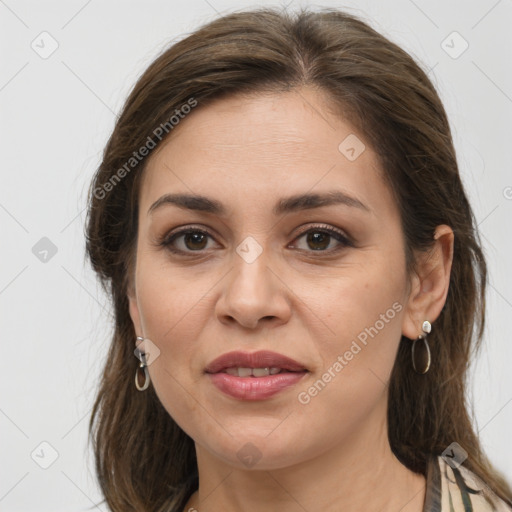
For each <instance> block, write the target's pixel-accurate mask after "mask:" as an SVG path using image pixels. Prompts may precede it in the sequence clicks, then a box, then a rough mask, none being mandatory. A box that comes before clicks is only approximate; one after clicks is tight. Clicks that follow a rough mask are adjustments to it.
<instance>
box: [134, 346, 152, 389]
mask: <svg viewBox="0 0 512 512" xmlns="http://www.w3.org/2000/svg"><path fill="white" fill-rule="evenodd" d="M137 341H144V338H142V337H140V336H137ZM136 353H137V357H138V358H139V359H140V364H139V367H138V368H137V370H136V371H135V386H136V387H137V389H138V390H139V391H144V390H145V389H147V388H148V386H149V382H150V378H149V371H148V365H147V361H146V354H145V353H144V352H141V351H139V350H136ZM141 370H143V372H144V384H143V385H142V386H141V385H140V384H139V375H140V374H141Z"/></svg>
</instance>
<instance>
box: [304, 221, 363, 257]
mask: <svg viewBox="0 0 512 512" xmlns="http://www.w3.org/2000/svg"><path fill="white" fill-rule="evenodd" d="M303 237H305V240H306V245H307V248H306V249H301V250H305V251H309V252H311V251H318V252H327V253H330V252H333V251H337V250H339V249H342V248H343V247H346V246H353V244H352V243H351V242H350V240H349V239H348V238H347V237H346V236H345V235H343V234H342V233H341V232H340V231H338V230H335V229H333V228H330V227H327V226H322V227H313V228H310V229H308V230H307V231H305V232H303V233H302V234H301V235H299V236H298V237H297V238H296V239H295V240H299V239H301V238H303ZM333 239H334V240H335V241H336V242H337V244H334V245H335V247H334V248H331V249H329V246H330V244H331V242H332V240H333Z"/></svg>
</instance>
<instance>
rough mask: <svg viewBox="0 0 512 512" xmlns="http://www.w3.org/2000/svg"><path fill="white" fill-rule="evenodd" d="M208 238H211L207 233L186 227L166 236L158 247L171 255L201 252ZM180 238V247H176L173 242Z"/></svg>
mask: <svg viewBox="0 0 512 512" xmlns="http://www.w3.org/2000/svg"><path fill="white" fill-rule="evenodd" d="M208 237H210V238H212V236H211V235H210V233H208V232H207V231H204V230H201V229H194V228H193V227H188V228H186V229H181V230H179V231H176V232H174V233H171V234H170V235H168V236H166V237H165V238H164V239H163V240H162V241H160V242H159V245H161V246H163V247H166V248H167V249H168V250H169V251H171V252H173V253H179V254H183V253H187V252H201V251H202V250H203V249H205V247H206V243H207V239H208ZM180 238H182V240H181V242H182V244H181V247H176V244H175V242H176V241H177V240H179V239H180Z"/></svg>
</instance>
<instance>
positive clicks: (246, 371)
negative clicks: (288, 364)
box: [224, 367, 287, 377]
mask: <svg viewBox="0 0 512 512" xmlns="http://www.w3.org/2000/svg"><path fill="white" fill-rule="evenodd" d="M224 371H225V372H226V373H227V374H228V375H233V376H235V377H266V376H267V375H276V374H278V373H281V372H285V371H287V370H282V369H281V368H276V367H272V368H269V367H266V368H235V367H232V368H226V369H225V370H224Z"/></svg>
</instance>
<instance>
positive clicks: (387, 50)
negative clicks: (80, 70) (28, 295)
mask: <svg viewBox="0 0 512 512" xmlns="http://www.w3.org/2000/svg"><path fill="white" fill-rule="evenodd" d="M87 251H88V255H89V257H90V259H91V262H92V265H93V267H94V269H95V271H96V272H97V273H98V275H99V277H100V278H101V280H102V282H103V284H104V286H105V287H106V289H107V290H108V292H109V293H110V294H111V297H112V300H113V303H114V307H115V332H114V335H113V339H112V345H111V348H110V352H109V355H108V359H107V362H106V365H105V369H104V373H103V379H102V382H101V385H100V389H99V392H98V396H97V399H96V403H95V406H94V410H93V413H92V417H91V422H90V429H91V434H92V436H93V440H94V447H95V455H96V469H97V472H98V476H99V481H100V485H101V488H102V491H103V493H104V495H105V499H106V502H107V503H108V505H109V506H110V508H111V509H112V510H114V511H123V512H126V511H129V510H134V511H135V510H136V511H162V512H163V511H180V512H181V511H187V510H188V511H192V510H197V511H199V512H206V511H218V510H222V511H231V510H244V511H262V510H280V511H296V510H297V511H299V510H302V511H303V510H308V511H313V510H323V511H327V510H329V511H339V510H346V511H360V510H379V511H397V510H401V511H403V512H419V511H429V512H432V511H438V510H443V511H445V510H446V511H448V510H455V511H458V510H465V511H469V510H475V511H488V510H489V511H490V510H499V511H507V510H511V508H510V506H511V505H512V492H511V489H510V487H509V485H508V483H507V482H506V481H505V479H504V478H503V477H502V476H501V475H500V474H499V473H498V472H497V471H496V470H495V469H494V468H493V467H492V465H491V464H490V462H489V461H488V459H487V458H486V456H485V454H484V453H483V452H482V448H481V445H480V442H479V440H478V438H477V435H476V433H475V431H474V428H473V425H472V423H471V419H470V416H469V414H468V411H467V409H466V403H465V376H466V368H467V365H468V361H469V357H470V353H471V352H472V350H473V349H474V348H477V347H478V346H479V343H480V342H481V336H482V332H483V329H484V309H485V308H484V305H485V284H486V277H487V275H486V263H485V260H484V257H483V254H482V250H481V248H480V245H479V239H478V233H477V230H476V225H475V221H474V217H473V213H472V210H471V207H470V205H469V204H468V201H467V197H466V194H465V191H464V188H463V185H462V183H461V180H460V176H459V172H458V167H457V162H456V157H455V152H454V148H453V144H452V139H451V134H450V128H449V124H448V120H447V117H446V114H445V111H444V109H443V106H442V104H441V102H440V99H439V97H438V95H437V93H436V91H435V89H434V87H433V86H432V84H431V83H430V81H429V80H428V78H427V76H426V75H425V73H424V72H423V71H422V70H421V69H420V67H419V66H418V65H417V64H416V63H415V62H414V61H413V60H412V59H411V57H410V56H409V55H408V54H406V53H405V52H404V51H403V50H401V49H400V48H398V47H397V46H396V45H394V44H393V43H391V42H390V41H388V40H387V39H385V38H384V37H383V36H381V35H380V34H378V33H376V32H375V31H374V30H373V29H371V28H370V27H369V26H368V25H366V24H365V23H364V22H362V21H360V20H358V19H357V18H355V17H352V16H350V15H347V14H345V13H343V12H340V11H337V10H327V9H326V10H324V11H322V12H318V13H313V12H309V11H307V10H306V11H301V12H300V13H297V14H295V15H290V14H286V13H282V12H278V11H274V10H258V11H253V12H241V13H235V14H230V15H228V16H225V17H222V18H219V19H217V20H215V21H213V22H212V23H209V24H208V25H206V26H204V27H202V28H200V29H199V30H197V31H196V32H194V33H193V34H191V35H189V36H188V37H186V38H185V39H183V40H182V41H180V42H178V43H176V44H175V45H173V46H172V47H170V48H169V49H168V50H167V51H165V52H164V53H163V54H162V55H161V56H160V57H158V58H157V59H156V60H155V61H154V62H153V63H152V64H151V65H150V66H149V68H148V69H147V70H146V72H145V73H144V74H143V76H142V77H141V78H140V79H139V81H138V83H137V84H136V86H135V88H134V90H133V92H132V93H131V94H130V96H129V98H128V100H127V102H126V104H125V106H124V108H123V111H122V113H121V115H120V117H119V120H118V122H117V124H116V126H115V129H114V131H113V134H112V136H111V138H110V140H109V142H108V145H107V147H106V149H105V153H104V157H103V161H102V163H101V165H100V167H99V169H98V171H97V173H96V175H95V177H94V181H93V183H92V185H91V189H90V204H89V212H88V225H87ZM474 325H476V327H477V329H476V330H475V332H476V336H475V337H473V332H474V331H473V326H474ZM134 356H136V357H134ZM134 374H135V382H134Z"/></svg>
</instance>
